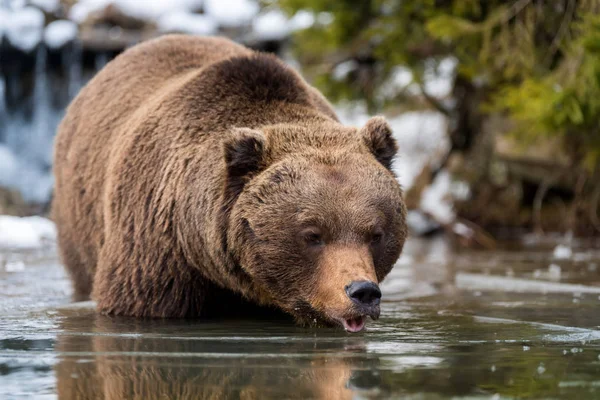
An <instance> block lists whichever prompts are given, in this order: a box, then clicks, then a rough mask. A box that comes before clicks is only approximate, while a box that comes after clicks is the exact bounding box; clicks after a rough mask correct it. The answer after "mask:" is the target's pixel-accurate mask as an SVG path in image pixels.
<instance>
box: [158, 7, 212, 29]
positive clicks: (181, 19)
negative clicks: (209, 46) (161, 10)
mask: <svg viewBox="0 0 600 400" xmlns="http://www.w3.org/2000/svg"><path fill="white" fill-rule="evenodd" d="M157 25H158V30H159V31H160V32H163V33H173V32H180V33H189V34H191V35H214V34H215V33H217V31H218V29H219V27H218V26H217V23H216V22H215V21H214V19H212V18H211V17H209V16H207V15H204V14H194V13H191V12H189V11H184V10H180V11H173V12H170V13H168V14H165V15H163V16H161V17H160V18H158V21H157Z"/></svg>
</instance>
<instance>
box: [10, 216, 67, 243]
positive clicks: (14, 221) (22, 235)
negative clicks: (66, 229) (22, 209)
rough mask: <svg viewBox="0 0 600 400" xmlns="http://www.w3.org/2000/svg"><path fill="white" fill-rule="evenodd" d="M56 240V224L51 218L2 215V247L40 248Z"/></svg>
mask: <svg viewBox="0 0 600 400" xmlns="http://www.w3.org/2000/svg"><path fill="white" fill-rule="evenodd" d="M55 240H56V226H55V225H54V223H53V222H52V221H50V220H49V219H46V218H42V217H22V218H21V217H12V216H9V215H0V248H19V249H31V248H39V247H42V246H43V245H44V244H45V243H48V242H54V241H55Z"/></svg>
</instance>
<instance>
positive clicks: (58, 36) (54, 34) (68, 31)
mask: <svg viewBox="0 0 600 400" xmlns="http://www.w3.org/2000/svg"><path fill="white" fill-rule="evenodd" d="M75 38H77V24H76V23H75V22H73V21H67V20H64V19H59V20H57V21H53V22H51V23H49V24H48V26H47V27H46V30H45V31H44V42H45V43H46V44H47V45H48V47H50V48H52V49H58V48H60V47H62V46H64V45H65V44H67V43H69V42H71V41H73V40H75Z"/></svg>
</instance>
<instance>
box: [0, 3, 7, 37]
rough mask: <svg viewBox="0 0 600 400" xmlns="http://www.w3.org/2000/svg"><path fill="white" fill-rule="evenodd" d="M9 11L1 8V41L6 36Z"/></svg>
mask: <svg viewBox="0 0 600 400" xmlns="http://www.w3.org/2000/svg"><path fill="white" fill-rule="evenodd" d="M8 19H9V12H8V11H7V10H5V9H3V8H0V41H1V40H2V37H3V36H4V31H5V30H6V29H7V28H8Z"/></svg>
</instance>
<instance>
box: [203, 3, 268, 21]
mask: <svg viewBox="0 0 600 400" xmlns="http://www.w3.org/2000/svg"><path fill="white" fill-rule="evenodd" d="M258 11H259V6H258V3H257V2H256V1H253V0H205V1H204V12H205V13H206V14H208V15H209V16H211V17H213V18H214V19H216V20H217V22H218V23H219V24H220V25H222V26H226V27H232V26H241V25H246V24H249V23H250V21H251V20H252V18H254V17H255V16H256V14H258Z"/></svg>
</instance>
